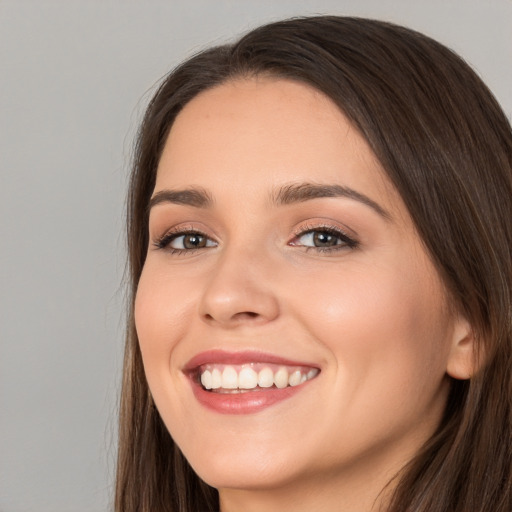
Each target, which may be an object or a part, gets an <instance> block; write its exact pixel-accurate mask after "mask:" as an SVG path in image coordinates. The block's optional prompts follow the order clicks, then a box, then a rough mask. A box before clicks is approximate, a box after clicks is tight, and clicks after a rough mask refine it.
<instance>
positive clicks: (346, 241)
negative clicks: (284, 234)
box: [153, 225, 359, 255]
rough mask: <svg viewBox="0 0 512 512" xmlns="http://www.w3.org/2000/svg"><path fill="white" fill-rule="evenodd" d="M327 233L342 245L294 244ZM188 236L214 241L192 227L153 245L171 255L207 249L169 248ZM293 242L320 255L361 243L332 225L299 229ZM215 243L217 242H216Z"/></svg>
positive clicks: (162, 238)
mask: <svg viewBox="0 0 512 512" xmlns="http://www.w3.org/2000/svg"><path fill="white" fill-rule="evenodd" d="M314 232H317V233H326V234H328V235H331V236H334V237H336V238H338V239H339V240H340V241H341V243H340V244H336V245H333V246H330V247H314V246H304V245H299V244H295V243H292V242H293V240H297V239H298V238H301V237H303V236H304V235H307V234H308V233H314ZM187 235H198V236H201V237H204V238H206V239H208V240H212V239H211V238H210V237H209V236H208V235H206V234H205V233H203V232H202V231H199V230H197V229H193V228H192V227H190V228H187V227H185V228H184V227H180V228H178V229H176V230H172V231H168V232H166V233H164V234H163V235H162V236H161V237H159V238H157V239H156V240H155V242H154V243H153V245H154V246H155V248H156V249H160V250H166V251H168V252H169V253H170V254H175V255H179V254H184V253H187V254H191V253H194V252H196V251H198V250H201V249H205V248H207V247H198V248H193V249H176V248H174V247H169V245H170V243H171V242H172V241H174V240H175V239H177V238H180V237H182V236H187ZM293 240H292V242H289V244H290V245H292V246H296V247H302V248H303V249H304V250H305V251H306V252H309V251H311V250H313V251H316V252H320V253H332V252H337V251H341V250H344V249H347V248H348V249H356V248H357V247H358V246H359V242H358V241H357V240H354V238H352V237H350V236H348V235H347V234H346V233H345V232H343V231H342V230H341V229H340V228H339V227H335V226H330V225H307V226H302V227H301V228H300V229H298V230H297V231H296V232H295V233H294V235H293ZM214 242H215V241H214Z"/></svg>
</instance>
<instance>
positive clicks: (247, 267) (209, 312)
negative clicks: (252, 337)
mask: <svg viewBox="0 0 512 512" xmlns="http://www.w3.org/2000/svg"><path fill="white" fill-rule="evenodd" d="M199 313H200V315H201V318H202V320H203V321H205V322H206V323H209V324H212V325H218V326H222V327H224V328H232V327H237V326H240V325H245V324H249V325H259V324H265V323H267V322H271V321H272V320H275V319H276V318H277V317H278V316H279V302H278V299H277V296H276V294H275V290H274V286H273V282H272V265H271V263H270V262H267V261H265V259H264V258H261V255H260V257H257V256H256V255H250V254H246V253H244V252H242V251H241V250H236V249H234V250H232V251H231V252H230V253H224V254H223V255H221V256H219V259H218V260H217V262H216V265H215V268H214V269H212V273H211V277H210V279H209V281H208V282H207V285H206V287H205V289H204V291H203V294H202V298H201V302H200V311H199Z"/></svg>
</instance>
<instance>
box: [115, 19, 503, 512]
mask: <svg viewBox="0 0 512 512" xmlns="http://www.w3.org/2000/svg"><path fill="white" fill-rule="evenodd" d="M254 75H267V76H273V77H280V78H285V79H291V80H296V81H300V82H303V83H306V84H309V85H311V86H313V87H314V88H316V89H317V90H319V91H322V92H323V93H324V94H326V95H327V96H329V97H330V98H331V99H332V100H333V101H334V102H335V103H336V104H337V105H338V106H339V108H340V109H341V111H343V113H344V114H345V115H346V116H347V117H348V118H349V119H350V120H351V122H352V123H353V124H354V125H355V126H356V127H357V128H358V130H359V131H360V133H361V134H362V135H363V137H364V138H365V139H366V140H367V141H368V143H369V144H370V146H371V148H372V150H373V151H374V153H375V155H376V156H377V158H378V159H379V160H380V162H381V164H382V166H383V167H384V169H385V171H386V173H387V174H388V176H389V178H390V180H391V181H392V183H393V184H394V186H395V187H396V189H397V190H398V192H399V193H400V195H401V196H402V198H403V200H404V202H405V204H406V206H407V208H408V210H409V213H410V215H411V217H412V219H413V221H414V223H415V225H416V228H417V230H418V233H419V234H420V236H421V238H422V239H423V242H424V244H425V246H426V248H427V250H428V251H429V252H430V254H431V257H432V259H433V261H434V262H435V264H436V266H437V268H438V271H439V273H440V275H441V276H442V278H443V279H444V282H445V284H446V287H447V289H448V290H449V293H450V295H451V298H452V299H453V301H454V303H455V304H456V306H457V308H458V309H459V310H460V311H462V312H463V314H464V315H465V316H466V318H468V319H469V321H470V323H471V325H472V327H473V333H474V336H475V339H476V340H477V342H478V346H479V349H480V350H479V353H480V355H481V357H482V360H483V361H485V363H484V364H482V365H481V367H480V371H479V372H478V373H477V374H476V375H474V376H473V378H471V379H470V380H469V381H456V380H453V381H452V388H451V394H450V396H449V399H448V403H447V406H446V412H445V415H444V418H443V420H442V423H441V425H440V426H439V428H438V430H437V432H436V433H435V434H434V435H433V437H432V438H431V439H430V440H429V441H428V442H427V443H426V445H425V446H424V447H423V449H422V450H421V452H420V453H418V454H417V456H416V457H415V458H414V459H413V460H412V461H411V462H410V463H409V464H408V465H407V466H406V467H405V468H403V470H402V472H401V473H400V474H399V475H397V477H396V482H397V483H396V487H395V490H394V493H393V497H392V500H391V503H390V504H389V511H393V512H406V511H407V512H413V511H414V512H433V511H435V512H490V511H492V512H510V511H511V510H512V498H511V496H512V470H511V466H512V440H511V433H512V428H511V426H512V418H511V415H512V403H511V402H512V131H511V127H510V124H509V122H508V120H507V119H506V117H505V115H504V114H503V112H502V111H501V109H500V107H499V105H498V103H497V102H496V100H495V99H494V97H493V96H492V94H491V93H490V91H489V90H488V89H487V87H486V86H485V85H484V84H483V82H482V81H481V80H480V79H479V78H478V76H477V75H476V74H475V73H474V72H473V71H472V70H471V69H470V68H469V66H468V65H467V64H465V63H464V61H463V60H462V59H461V58H460V57H458V56H457V55H455V54H454V53H453V52H451V51H450V50H449V49H447V48H445V47H444V46H442V45H441V44H439V43H437V42H435V41H433V40H432V39H430V38H428V37H426V36H424V35H422V34H419V33H417V32H414V31H412V30H409V29H406V28H403V27H399V26H395V25H392V24H388V23H384V22H380V21H374V20H367V19H360V18H343V17H334V16H322V17H311V18H300V19H291V20H285V21H281V22H277V23H272V24H270V25H266V26H263V27H260V28H257V29H256V30H253V31H252V32H250V33H249V34H247V35H246V36H244V37H242V38H241V39H240V40H239V41H238V42H236V43H234V44H232V45H229V46H221V47H217V48H213V49H210V50H207V51H204V52H201V53H200V54H198V55H196V56H194V57H193V58H191V59H190V60H188V61H187V62H185V63H184V64H182V65H181V66H179V67H178V68H177V69H176V70H174V71H173V72H171V73H170V74H169V75H168V76H167V77H166V78H165V79H164V81H163V82H162V84H161V86H160V88H159V89H158V91H157V92H156V94H155V95H154V97H153V99H152V101H151V102H150V104H149V106H148V109H147V112H146V115H145V117H144V120H143V122H142V125H141V128H140V131H139V135H138V139H137V143H136V147H135V156H134V166H133V172H132V176H131V184H130V190H129V196H128V219H127V220H128V222H127V229H128V247H129V270H130V279H131V301H130V304H131V308H133V297H134V295H135V292H136V289H137V283H138V280H139V277H140V274H141V271H142V267H143V265H144V259H145V255H146V251H147V245H148V212H147V205H148V201H149V198H150V196H151V194H152V191H153V188H154V185H155V178H156V169H157V164H158V161H159V158H160V155H161V152H162V148H163V146H164V143H165V141H166V137H167V134H168V133H169V130H170V128H171V126H172V124H173V121H174V119H175V117H176V115H177V114H178V113H179V111H180V110H181V109H182V108H183V106H184V105H185V104H186V103H187V102H188V101H190V100H191V99H192V98H193V97H194V96H196V95H197V94H198V93H200V92H201V91H204V90H206V89H208V88H211V87H213V86H215V85H217V84H220V83H223V82H226V81H228V80H230V79H233V78H240V77H245V76H254ZM115 503H116V505H115V506H116V510H117V512H136V511H137V512H163V511H173V512H178V511H179V512H198V511H199V512H202V511H217V510H218V507H219V505H218V495H217V492H216V490H215V489H213V488H211V487H209V486H208V485H206V484H205V483H204V482H202V481H201V480H200V478H199V477H198V476H197V475H196V474H195V473H194V472H193V471H192V469H191V468H190V466H189V465H188V463H187V461H186V460H185V458H184V457H183V455H182V454H181V453H180V451H179V449H178V448H177V447H176V446H175V444H174V442H173V440H172V439H171V437H170V435H169V434H168V432H167V430H166V428H165V426H164V424H163V422H162V421H161V419H160V416H159V414H158V411H157V410H156V409H155V406H154V404H153V402H152V400H151V397H150V393H149V389H148V385H147V382H146V379H145V376H144V370H143V365H142V359H141V354H140V350H139V346H138V340H137V334H136V331H135V327H134V322H133V309H131V310H130V315H129V322H128V332H127V341H126V352H125V361H124V379H123V389H122V397H121V411H120V431H119V454H118V467H117V487H116V501H115Z"/></svg>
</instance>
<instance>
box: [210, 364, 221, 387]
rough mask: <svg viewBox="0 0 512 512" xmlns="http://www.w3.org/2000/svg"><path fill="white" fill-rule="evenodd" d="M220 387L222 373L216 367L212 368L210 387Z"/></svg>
mask: <svg viewBox="0 0 512 512" xmlns="http://www.w3.org/2000/svg"><path fill="white" fill-rule="evenodd" d="M221 387H222V374H221V373H220V370H219V369H218V368H214V369H213V370H212V389H219V388H221Z"/></svg>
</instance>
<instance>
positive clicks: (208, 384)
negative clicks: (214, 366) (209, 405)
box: [201, 370, 212, 389]
mask: <svg viewBox="0 0 512 512" xmlns="http://www.w3.org/2000/svg"><path fill="white" fill-rule="evenodd" d="M201 384H202V385H203V386H204V387H205V388H206V389H212V372H209V371H208V370H206V371H205V372H204V373H203V374H202V375H201Z"/></svg>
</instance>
